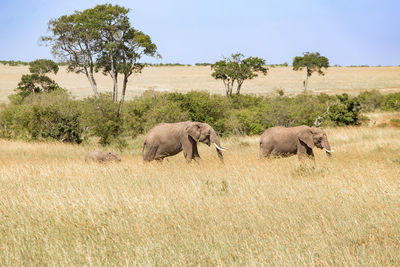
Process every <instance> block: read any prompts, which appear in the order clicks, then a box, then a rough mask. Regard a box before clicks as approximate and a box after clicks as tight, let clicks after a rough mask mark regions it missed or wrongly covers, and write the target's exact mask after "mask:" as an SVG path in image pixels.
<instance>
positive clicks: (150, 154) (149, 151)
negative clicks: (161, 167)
mask: <svg viewBox="0 0 400 267" xmlns="http://www.w3.org/2000/svg"><path fill="white" fill-rule="evenodd" d="M157 148H158V147H156V146H149V145H148V144H147V145H145V147H144V148H143V160H144V161H152V160H154V159H155V157H156V152H157Z"/></svg>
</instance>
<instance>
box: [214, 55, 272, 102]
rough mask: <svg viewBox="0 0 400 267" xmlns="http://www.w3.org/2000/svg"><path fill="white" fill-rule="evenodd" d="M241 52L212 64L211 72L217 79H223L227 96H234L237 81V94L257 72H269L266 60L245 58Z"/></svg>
mask: <svg viewBox="0 0 400 267" xmlns="http://www.w3.org/2000/svg"><path fill="white" fill-rule="evenodd" d="M243 57H244V56H243V55H242V54H240V53H237V54H232V56H231V57H230V58H224V59H223V60H220V61H217V62H215V63H214V64H212V65H211V69H212V70H213V73H212V74H211V76H212V77H214V78H215V79H217V80H222V82H223V83H224V86H225V91H226V96H228V97H230V96H232V90H233V87H234V85H235V82H236V94H237V95H239V94H240V89H241V87H242V84H243V82H244V81H245V80H251V79H253V78H255V77H257V76H258V74H257V73H262V74H264V75H266V74H267V71H268V68H266V67H264V66H265V60H264V59H261V58H257V57H248V58H245V59H244V58H243Z"/></svg>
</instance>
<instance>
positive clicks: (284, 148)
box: [260, 125, 333, 158]
mask: <svg viewBox="0 0 400 267" xmlns="http://www.w3.org/2000/svg"><path fill="white" fill-rule="evenodd" d="M314 146H316V147H318V148H320V149H323V150H325V152H326V154H327V155H328V156H331V153H332V152H333V150H331V146H330V145H329V142H328V138H327V136H326V133H325V131H324V130H321V129H319V128H316V127H308V126H306V125H302V126H297V127H290V128H286V127H282V126H276V127H272V128H269V129H267V130H266V131H265V132H264V133H263V134H262V135H261V137H260V157H261V158H263V157H267V158H269V157H271V156H274V157H276V156H290V155H294V154H297V155H298V156H299V158H302V157H304V156H309V157H311V158H314V152H313V150H312V149H313V147H314Z"/></svg>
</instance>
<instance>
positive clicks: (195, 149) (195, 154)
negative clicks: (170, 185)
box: [192, 143, 200, 160]
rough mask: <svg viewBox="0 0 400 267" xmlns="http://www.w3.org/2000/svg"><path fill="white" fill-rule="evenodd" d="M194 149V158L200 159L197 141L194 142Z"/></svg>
mask: <svg viewBox="0 0 400 267" xmlns="http://www.w3.org/2000/svg"><path fill="white" fill-rule="evenodd" d="M192 150H193V154H192V159H194V160H199V159H200V155H199V151H198V150H197V144H196V143H193V144H192Z"/></svg>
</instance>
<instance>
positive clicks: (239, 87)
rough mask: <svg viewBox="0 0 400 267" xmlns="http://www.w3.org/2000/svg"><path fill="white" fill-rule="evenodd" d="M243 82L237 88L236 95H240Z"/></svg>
mask: <svg viewBox="0 0 400 267" xmlns="http://www.w3.org/2000/svg"><path fill="white" fill-rule="evenodd" d="M242 84H243V81H240V82H239V81H238V86H237V88H236V94H237V95H240V89H241V88H242Z"/></svg>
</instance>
